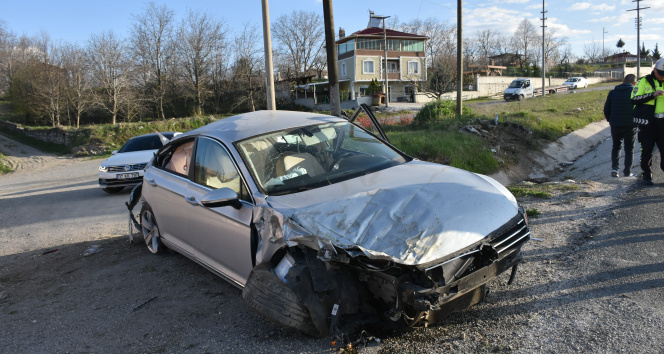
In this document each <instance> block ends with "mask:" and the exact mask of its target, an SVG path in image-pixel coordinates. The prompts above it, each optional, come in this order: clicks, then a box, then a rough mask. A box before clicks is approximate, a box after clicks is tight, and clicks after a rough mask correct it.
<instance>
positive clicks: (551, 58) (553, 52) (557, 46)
mask: <svg viewBox="0 0 664 354" xmlns="http://www.w3.org/2000/svg"><path fill="white" fill-rule="evenodd" d="M557 34H558V30H557V29H556V28H555V27H553V28H551V29H549V32H548V33H547V34H546V37H545V41H544V51H545V54H546V69H547V70H549V69H551V68H552V67H554V66H555V65H556V63H558V62H560V57H561V56H563V55H564V54H563V53H561V51H562V50H564V48H565V47H566V46H569V42H568V40H567V37H561V36H558V35H557ZM536 46H537V47H538V48H540V50H539V51H537V52H535V54H536V55H535V62H536V63H541V62H542V60H541V59H542V50H541V48H542V37H541V36H540V37H537V42H536ZM568 54H569V53H568Z"/></svg>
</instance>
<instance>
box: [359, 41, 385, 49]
mask: <svg viewBox="0 0 664 354" xmlns="http://www.w3.org/2000/svg"><path fill="white" fill-rule="evenodd" d="M357 49H368V50H381V49H383V40H382V39H367V38H358V39H357Z"/></svg>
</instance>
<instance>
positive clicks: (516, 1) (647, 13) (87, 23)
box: [0, 0, 664, 57]
mask: <svg viewBox="0 0 664 354" xmlns="http://www.w3.org/2000/svg"><path fill="white" fill-rule="evenodd" d="M544 2H545V10H546V14H545V16H546V18H547V20H546V25H547V29H550V28H556V30H557V34H558V35H559V36H565V37H567V39H568V41H569V43H570V44H571V46H572V52H573V53H574V54H575V55H576V56H577V57H583V56H584V47H585V46H587V45H588V44H590V43H592V42H593V41H594V42H597V43H599V45H603V46H604V48H605V50H606V51H608V52H610V53H614V52H616V51H618V48H617V47H616V43H617V42H618V40H619V39H622V40H623V41H624V42H625V46H624V47H623V49H624V50H626V51H629V52H631V53H633V54H634V53H636V51H637V47H640V45H639V44H637V31H636V25H635V20H636V13H637V12H636V11H627V10H630V9H636V7H637V2H635V0H544ZM147 3H148V2H147V1H145V0H113V1H97V0H64V1H54V0H22V1H15V0H0V22H3V21H4V22H5V25H6V27H7V29H8V30H10V31H11V32H13V33H15V34H17V35H23V34H25V35H27V36H35V35H38V34H39V33H40V32H42V31H44V32H46V33H47V34H48V35H49V36H50V38H51V40H53V41H54V42H59V41H65V42H70V43H76V44H80V45H85V43H86V42H87V40H88V39H89V38H90V36H91V35H93V34H95V35H97V34H100V33H102V32H106V31H109V30H112V31H113V32H114V33H115V34H116V35H119V36H124V37H126V36H128V35H129V33H130V30H131V25H132V21H133V17H132V16H134V15H140V14H142V13H144V11H145V8H146V5H147ZM154 3H155V4H157V5H166V6H167V7H168V8H170V9H171V10H173V11H174V12H175V16H176V19H177V20H178V21H179V20H181V19H182V18H183V17H184V16H185V15H186V13H187V11H188V10H189V9H192V10H196V11H203V12H205V13H207V14H209V15H212V16H215V18H217V19H218V20H221V21H222V22H223V23H224V24H225V25H226V27H227V28H228V29H229V30H230V31H231V32H239V31H240V30H241V29H242V28H243V27H244V25H245V24H247V23H248V24H254V25H256V26H258V28H259V30H260V29H262V7H261V3H262V2H261V0H245V1H237V0H217V1H210V0H207V1H203V0H186V1H185V0H154ZM462 3H463V33H464V37H466V38H468V37H472V36H473V35H474V34H475V33H477V31H480V30H486V29H491V30H495V31H498V32H501V33H503V34H506V35H512V34H513V33H514V30H515V29H516V27H517V25H518V24H519V22H521V21H522V20H523V19H524V18H525V19H528V20H531V21H532V22H533V25H535V26H536V28H537V29H538V32H541V27H540V26H541V25H542V21H541V20H540V19H541V18H542V3H543V2H542V1H541V0H483V1H481V0H463V2H462ZM638 4H640V7H641V8H646V7H649V9H645V10H641V11H640V14H641V19H642V29H641V34H640V39H641V42H642V43H645V47H646V49H651V50H652V49H653V48H654V47H655V44H658V46H659V48H660V49H659V51H660V53H664V35H663V34H662V33H664V0H642V1H640V2H639V3H638ZM332 5H333V11H334V24H335V33H338V31H339V28H340V27H341V28H343V29H344V30H345V31H346V34H347V35H348V34H351V33H353V32H355V31H359V30H361V29H364V28H366V26H367V23H368V20H369V11H370V10H371V11H374V12H375V13H376V14H377V15H383V16H392V17H397V18H398V19H399V20H400V21H401V22H406V21H410V20H413V19H416V18H419V19H422V20H423V19H427V18H431V17H433V18H436V19H439V20H442V21H447V22H448V23H449V24H453V25H456V18H457V15H456V11H457V1H454V0H401V1H397V0H381V1H376V0H372V1H368V0H333V2H332ZM296 10H304V11H315V12H318V13H320V14H321V16H322V15H323V4H322V2H321V0H270V1H269V11H270V20H271V22H274V21H275V20H276V19H277V18H279V17H280V16H283V15H288V14H290V13H292V12H293V11H296ZM261 36H262V31H261Z"/></svg>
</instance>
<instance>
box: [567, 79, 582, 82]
mask: <svg viewBox="0 0 664 354" xmlns="http://www.w3.org/2000/svg"><path fill="white" fill-rule="evenodd" d="M577 81H579V79H567V82H577Z"/></svg>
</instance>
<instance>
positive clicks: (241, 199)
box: [182, 137, 253, 286]
mask: <svg viewBox="0 0 664 354" xmlns="http://www.w3.org/2000/svg"><path fill="white" fill-rule="evenodd" d="M193 168H194V171H193V183H191V184H190V185H189V188H188V189H187V194H186V198H185V199H186V200H187V202H188V203H190V205H191V207H192V208H194V209H195V210H192V211H190V212H188V213H187V222H188V223H189V224H190V227H189V229H188V232H187V234H186V235H183V236H182V237H187V238H188V239H189V241H190V243H191V244H192V245H193V247H194V256H195V257H196V260H197V261H198V262H199V263H201V264H203V265H205V266H207V267H208V268H211V269H213V270H215V271H216V272H218V273H220V275H222V276H224V277H226V278H228V279H229V280H231V281H232V282H233V283H235V284H237V285H240V286H243V285H244V283H245V282H246V280H247V278H248V277H249V273H250V272H251V269H252V268H253V265H252V261H251V241H250V239H251V237H250V236H251V229H250V225H251V218H252V212H253V203H252V202H251V198H250V196H249V193H248V192H247V188H246V184H245V183H244V181H243V180H242V177H241V175H240V173H239V171H238V168H237V166H236V165H235V162H234V161H233V158H232V157H231V155H230V154H229V153H228V151H227V150H226V148H225V147H224V146H222V145H221V144H220V143H218V142H217V141H214V140H212V139H209V138H204V137H200V138H199V139H198V142H197V144H196V153H195V158H194V167H193ZM222 188H227V189H230V190H232V191H233V192H235V195H237V199H238V201H237V202H236V203H230V204H229V205H225V206H218V207H208V206H205V205H203V203H202V201H204V200H205V199H206V195H208V194H211V192H212V191H215V190H218V189H222Z"/></svg>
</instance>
